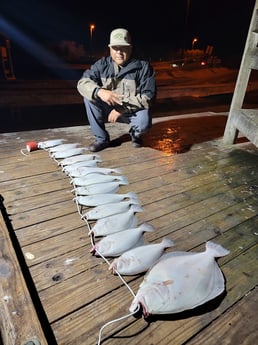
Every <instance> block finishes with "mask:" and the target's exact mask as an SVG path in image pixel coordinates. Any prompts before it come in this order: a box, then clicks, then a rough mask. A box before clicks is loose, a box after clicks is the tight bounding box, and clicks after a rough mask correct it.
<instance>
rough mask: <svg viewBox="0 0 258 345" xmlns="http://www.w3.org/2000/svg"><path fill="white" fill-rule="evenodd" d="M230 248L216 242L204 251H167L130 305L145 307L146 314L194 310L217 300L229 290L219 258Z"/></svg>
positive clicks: (151, 270)
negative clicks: (226, 289) (218, 262)
mask: <svg viewBox="0 0 258 345" xmlns="http://www.w3.org/2000/svg"><path fill="white" fill-rule="evenodd" d="M228 254H229V251H228V250H227V249H225V248H224V247H222V246H221V245H219V244H216V243H214V242H212V241H208V242H206V250H205V251H204V252H201V253H193V252H170V253H167V254H163V255H162V256H161V258H160V259H159V260H158V262H157V263H156V264H154V265H153V266H152V267H151V268H150V269H149V271H148V272H147V273H146V275H145V277H144V280H143V282H142V283H141V284H140V287H139V289H138V292H137V294H136V296H135V298H134V299H133V302H132V304H131V306H130V308H129V310H130V312H134V311H135V310H137V309H138V307H139V305H140V306H141V307H142V311H143V315H144V317H148V316H149V315H151V314H172V313H178V312H182V311H185V310H189V309H193V308H195V307H197V306H199V305H201V304H204V303H206V302H208V301H209V300H212V299H214V298H215V297H217V296H219V295H220V294H222V292H223V291H224V290H225V280H224V276H223V274H222V272H221V270H220V268H219V266H218V264H217V262H216V260H215V258H218V257H222V256H225V255H228Z"/></svg>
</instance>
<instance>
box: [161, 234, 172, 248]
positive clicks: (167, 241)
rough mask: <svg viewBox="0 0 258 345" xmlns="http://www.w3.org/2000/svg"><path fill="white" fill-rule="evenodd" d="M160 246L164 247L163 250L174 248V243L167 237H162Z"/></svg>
mask: <svg viewBox="0 0 258 345" xmlns="http://www.w3.org/2000/svg"><path fill="white" fill-rule="evenodd" d="M162 244H163V245H164V247H165V248H169V247H173V246H174V241H172V240H171V239H170V238H168V237H164V238H163V240H162Z"/></svg>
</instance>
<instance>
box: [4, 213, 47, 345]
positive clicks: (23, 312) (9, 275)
mask: <svg viewBox="0 0 258 345" xmlns="http://www.w3.org/2000/svg"><path fill="white" fill-rule="evenodd" d="M0 244H1V257H0V283H1V284H0V311H1V319H0V328H1V337H2V341H3V343H4V344H8V345H9V344H13V345H20V344H29V343H31V344H36V342H38V343H39V344H42V345H44V344H45V345H47V344H48V342H47V340H46V338H45V334H44V332H43V330H42V325H41V322H40V320H39V319H38V314H37V311H36V310H35V306H34V304H33V301H32V299H31V296H30V292H29V290H28V288H27V286H26V282H25V280H24V277H23V275H22V272H21V268H20V265H19V262H18V259H17V256H16V253H15V250H14V248H13V245H12V243H11V240H10V237H9V233H8V229H7V227H6V224H5V221H4V219H3V216H2V213H0Z"/></svg>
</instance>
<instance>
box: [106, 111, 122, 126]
mask: <svg viewBox="0 0 258 345" xmlns="http://www.w3.org/2000/svg"><path fill="white" fill-rule="evenodd" d="M121 115H122V114H121V113H119V112H118V111H117V110H115V109H113V110H112V111H111V112H110V113H109V115H108V122H111V123H115V122H116V121H117V119H118V118H119V117H120V116H121Z"/></svg>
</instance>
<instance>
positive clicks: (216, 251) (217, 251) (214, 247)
mask: <svg viewBox="0 0 258 345" xmlns="http://www.w3.org/2000/svg"><path fill="white" fill-rule="evenodd" d="M206 251H211V252H213V255H214V257H221V256H225V255H228V254H229V253H230V251H229V250H227V249H226V248H224V247H223V246H222V245H220V244H217V243H214V242H212V241H207V242H206Z"/></svg>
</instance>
